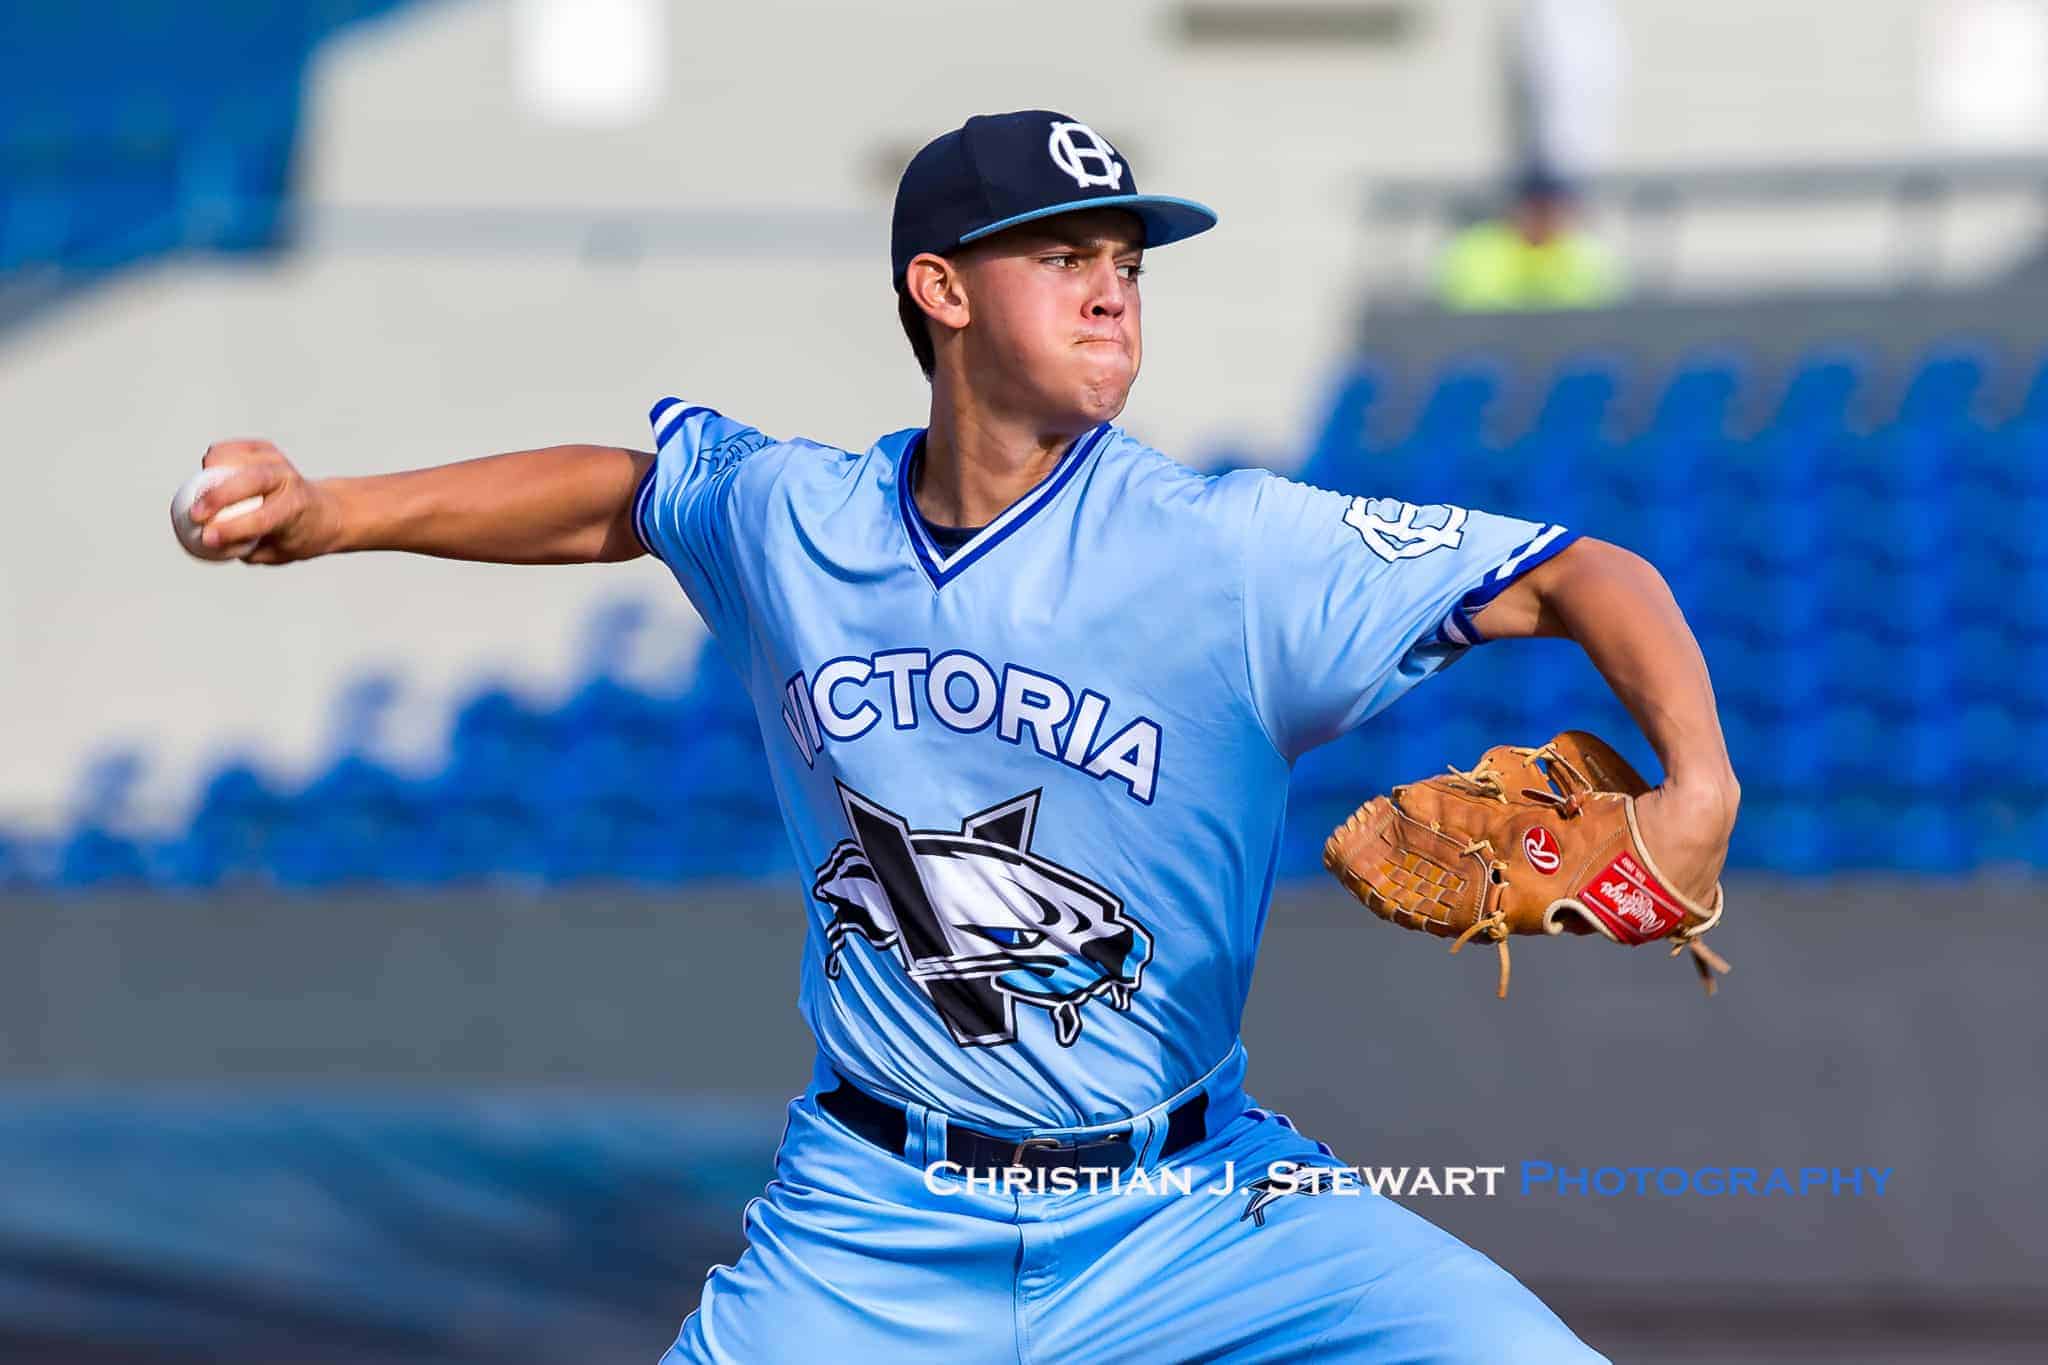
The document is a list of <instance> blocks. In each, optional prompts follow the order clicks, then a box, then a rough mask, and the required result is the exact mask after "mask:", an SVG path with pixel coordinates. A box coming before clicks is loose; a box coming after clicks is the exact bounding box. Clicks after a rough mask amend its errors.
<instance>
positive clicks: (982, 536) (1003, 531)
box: [896, 422, 1109, 590]
mask: <svg viewBox="0 0 2048 1365" xmlns="http://www.w3.org/2000/svg"><path fill="white" fill-rule="evenodd" d="M1108 433H1109V423H1107V422H1104V423H1102V424H1101V425H1100V426H1097V427H1095V428H1094V429H1092V430H1090V431H1085V432H1083V433H1082V434H1081V435H1079V436H1077V437H1075V438H1074V440H1073V441H1072V442H1070V443H1069V444H1068V446H1067V449H1066V452H1065V453H1064V454H1062V455H1061V456H1060V462H1059V463H1058V464H1056V465H1054V466H1053V470H1052V473H1050V474H1048V475H1046V476H1045V477H1044V478H1043V479H1040V480H1039V481H1038V486H1037V487H1036V488H1033V489H1032V490H1031V491H1030V492H1029V493H1026V494H1025V495H1024V496H1023V497H1021V498H1019V499H1017V501H1015V502H1013V503H1011V504H1010V505H1009V507H1008V508H1007V509H1005V510H1004V512H1003V514H1002V515H1001V516H999V517H997V518H996V519H995V520H994V521H992V522H990V523H989V524H988V525H986V526H984V527H982V528H981V529H980V530H979V531H976V532H975V533H974V534H973V535H972V536H970V537H968V539H967V543H966V544H964V545H962V546H960V548H959V549H957V550H954V551H952V552H951V553H947V552H946V551H944V550H942V549H940V547H939V545H938V542H936V541H934V540H933V539H932V536H931V532H930V531H928V530H926V529H925V522H924V517H923V516H922V515H921V514H920V513H919V512H918V510H917V504H916V501H915V500H914V499H913V498H912V497H911V492H910V485H911V483H912V482H913V480H914V476H915V474H916V469H917V458H918V456H919V455H921V454H923V453H924V438H925V433H924V432H922V431H920V432H918V433H917V435H915V436H913V437H911V438H910V440H909V441H908V442H906V443H905V444H904V447H903V456H902V459H901V460H900V461H899V462H898V464H897V466H896V504H897V510H898V512H899V513H901V516H902V521H903V531H904V534H906V535H908V536H909V537H910V548H911V549H912V551H914V552H915V553H916V555H917V562H918V566H919V567H920V568H922V569H923V570H924V573H925V577H926V578H929V579H930V580H931V584H932V587H933V589H934V590H936V589H939V588H943V587H945V586H946V585H947V584H948V583H950V582H952V581H953V580H954V579H956V578H958V577H959V576H960V575H961V574H963V573H965V572H966V571H967V569H968V568H969V567H970V566H971V565H973V564H974V563H975V562H976V561H977V560H979V559H980V558H981V557H982V556H983V555H985V554H987V553H988V552H989V551H990V550H993V549H995V547H996V546H998V545H1000V544H1002V543H1003V542H1004V541H1005V540H1008V539H1009V538H1010V537H1011V536H1012V535H1015V534H1016V533H1017V532H1018V531H1019V530H1021V529H1022V528H1023V526H1024V523H1025V522H1027V521H1029V520H1031V518H1033V517H1034V516H1037V515H1038V513H1039V512H1040V511H1041V510H1043V509H1044V508H1045V507H1046V506H1047V504H1049V503H1051V502H1052V500H1053V499H1054V498H1056V497H1058V496H1059V492H1060V490H1061V489H1062V488H1065V487H1066V486H1067V483H1068V482H1069V481H1070V480H1071V479H1072V478H1073V477H1074V472H1075V471H1076V470H1078V469H1079V468H1080V467H1081V466H1082V464H1083V463H1085V462H1086V460H1087V458H1088V456H1089V454H1090V453H1091V452H1092V451H1094V450H1095V449H1096V447H1098V446H1100V445H1101V444H1102V442H1103V440H1104V439H1105V438H1106V437H1107V436H1108Z"/></svg>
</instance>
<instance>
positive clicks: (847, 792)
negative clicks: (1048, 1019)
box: [811, 784, 1152, 1047]
mask: <svg viewBox="0 0 2048 1365" xmlns="http://www.w3.org/2000/svg"><path fill="white" fill-rule="evenodd" d="M1038 800H1039V793H1037V792H1035V791H1034V792H1028V793H1026V794H1025V795H1023V796H1019V797H1014V798H1012V799H1011V800H1008V801H1005V802H1003V803H1001V804H1000V805H996V806H991V807H990V808H989V809H987V810H984V811H979V812H977V813H975V814H973V815H970V816H968V817H967V818H966V819H964V820H962V821H961V822H960V829H959V832H957V833H955V832H954V831H952V830H937V829H912V828H910V825H909V823H908V822H907V821H905V820H904V819H903V817H902V816H900V815H897V814H896V813H895V812H894V811H890V810H886V809H884V808H883V807H882V806H880V805H878V804H876V803H875V802H873V801H870V800H869V799H868V798H867V797H865V796H862V795H861V794H860V793H859V792H856V791H854V790H853V789H852V788H850V787H847V786H845V785H843V784H842V785H841V786H840V788H839V801H840V804H841V805H842V806H843V807H844V808H845V810H846V822H847V825H848V826H849V827H850V828H851V830H852V831H853V837H852V838H850V839H842V840H840V842H839V843H838V844H836V845H834V847H833V849H832V852H831V855H830V856H829V857H827V858H826V859H825V862H824V865H823V866H821V867H819V868H818V869H817V872H816V875H815V877H814V879H813V881H812V885H811V894H812V895H814V896H816V897H817V898H818V901H819V903H820V904H821V905H824V906H825V907H827V908H829V909H830V910H831V911H832V921H831V923H830V924H829V925H827V926H826V930H825V937H826V939H827V947H826V957H825V971H826V973H827V974H828V975H830V976H832V977H835V978H836V977H837V976H838V975H839V972H840V970H841V969H840V963H839V958H840V954H841V953H842V952H844V951H845V950H846V945H847V942H848V940H850V939H853V938H861V939H865V940H866V941H867V943H868V946H869V947H871V948H874V949H877V950H886V951H891V952H893V953H894V955H895V957H896V960H897V961H898V963H900V964H901V965H902V967H903V969H904V971H905V972H906V973H907V974H908V975H909V977H910V979H911V980H912V981H913V982H914V983H916V985H917V986H918V988H919V989H920V990H922V991H923V992H924V994H925V995H926V996H927V997H928V998H929V999H930V1000H931V1002H932V1005H933V1006H934V1007H935V1008H936V1009H937V1010H938V1012H939V1017H940V1018H941V1019H943V1020H945V1023H946V1028H947V1030H948V1031H949V1032H950V1033H951V1034H952V1035H953V1041H954V1042H956V1043H958V1044H960V1045H961V1046H962V1047H989V1046H993V1045H995V1044H999V1043H1014V1042H1016V1041H1017V1006H1018V1005H1020V1004H1023V1005H1029V1006H1031V1007H1032V1008H1034V1009H1041V1010H1044V1011H1046V1012H1047V1013H1049V1014H1050V1015H1051V1016H1052V1019H1053V1025H1054V1036H1055V1038H1056V1039H1057V1041H1058V1042H1059V1045H1060V1046H1061V1047H1072V1046H1073V1045H1074V1042H1075V1040H1076V1039H1078V1038H1079V1037H1080V1036H1081V1022H1082V1020H1081V1009H1082V1007H1083V1006H1085V1005H1086V1004H1088V1002H1089V1001H1091V1000H1093V999H1095V998H1096V997H1097V996H1105V997H1107V998H1108V1000H1109V1004H1110V1007H1111V1008H1112V1009H1116V1010H1127V1009H1129V1008H1130V1007H1131V996H1132V995H1133V994H1135V993H1136V992H1137V990H1138V989H1139V987H1140V986H1141V985H1142V984H1143V977H1144V972H1145V964H1146V962H1148V961H1149V960H1150V959H1151V956H1152V935H1151V934H1150V933H1148V932H1147V931H1146V930H1145V928H1144V926H1143V925H1141V924H1139V923H1137V921H1135V920H1133V919H1132V918H1131V917H1130V916H1128V915H1127V914H1125V913H1124V908H1123V901H1122V900H1121V899H1120V898H1119V897H1118V896H1116V895H1115V894H1114V893H1112V892H1111V891H1109V890H1108V889H1107V888H1105V887H1102V886H1098V885H1096V884H1095V883H1094V882H1092V881H1089V880H1088V879H1087V878H1085V877H1082V876H1080V875H1079V874H1078V873H1075V872H1073V871H1071V870H1070V869H1068V868H1064V867H1061V866H1060V865H1059V864H1057V863H1055V862H1053V861H1051V860H1050V859H1048V858H1044V857H1041V856H1039V855H1038V854H1036V853H1033V852H1032V851H1031V840H1032V834H1033V832H1034V830H1035V828H1036V826H1037V823H1038Z"/></svg>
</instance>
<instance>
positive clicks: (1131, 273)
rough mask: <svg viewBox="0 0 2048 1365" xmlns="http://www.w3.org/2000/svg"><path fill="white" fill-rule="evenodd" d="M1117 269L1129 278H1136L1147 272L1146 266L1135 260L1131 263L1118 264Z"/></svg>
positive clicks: (1118, 272)
mask: <svg viewBox="0 0 2048 1365" xmlns="http://www.w3.org/2000/svg"><path fill="white" fill-rule="evenodd" d="M1116 271H1117V274H1119V275H1122V276H1123V277H1124V278H1125V279H1127V280H1135V279H1137V278H1138V276H1140V275H1142V274H1144V273H1145V267H1144V266H1142V265H1139V264H1138V263H1137V262H1136V261H1133V262H1131V263H1130V264H1129V265H1120V266H1118V267H1117V268H1116Z"/></svg>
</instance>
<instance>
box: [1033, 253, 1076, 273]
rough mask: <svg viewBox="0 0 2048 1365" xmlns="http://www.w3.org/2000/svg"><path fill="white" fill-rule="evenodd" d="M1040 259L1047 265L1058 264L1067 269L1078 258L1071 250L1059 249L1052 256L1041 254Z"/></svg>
mask: <svg viewBox="0 0 2048 1365" xmlns="http://www.w3.org/2000/svg"><path fill="white" fill-rule="evenodd" d="M1039 259H1040V260H1042V261H1044V262H1045V263H1046V264H1047V265H1056V266H1058V267H1060V268H1061V269H1062V270H1064V269H1066V267H1068V266H1070V265H1072V264H1073V263H1074V262H1075V260H1076V259H1077V258H1076V257H1075V255H1074V253H1073V252H1071V251H1059V252H1055V253H1053V254H1052V255H1050V256H1041V257H1039Z"/></svg>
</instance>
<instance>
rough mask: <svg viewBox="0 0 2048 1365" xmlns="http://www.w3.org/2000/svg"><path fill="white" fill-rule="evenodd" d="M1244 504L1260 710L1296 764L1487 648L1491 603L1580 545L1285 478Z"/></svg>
mask: <svg viewBox="0 0 2048 1365" xmlns="http://www.w3.org/2000/svg"><path fill="white" fill-rule="evenodd" d="M1240 496H1242V497H1243V498H1244V503H1245V505H1244V507H1243V508H1242V509H1241V510H1242V519H1243V521H1244V523H1245V524H1244V528H1243V529H1245V530H1246V531H1248V532H1249V534H1250V540H1249V543H1248V545H1247V548H1246V551H1245V556H1246V562H1245V596H1244V611H1245V641H1246V655H1247V665H1248V671H1249V673H1250V679H1251V691H1252V704H1253V706H1254V708H1255V709H1256V710H1257V712H1258V715H1259V719H1260V720H1261V722H1262V723H1263V724H1264V725H1265V727H1266V733H1267V734H1268V735H1269V736H1270V737H1271V738H1272V740H1273V742H1274V744H1275V745H1276V746H1278V747H1279V749H1280V750H1281V752H1282V753H1283V754H1285V755H1286V756H1287V757H1288V758H1290V759H1292V758H1294V757H1296V756H1298V755H1300V754H1301V753H1303V752H1305V751H1306V750H1308V749H1312V748H1314V747H1315V746H1316V745H1318V744H1321V743H1323V742H1325V741H1327V740H1330V739H1334V738H1336V737H1337V736H1338V735H1341V734H1343V733H1344V732H1346V731H1347V730H1350V729H1352V728H1353V727H1354V726H1356V725H1358V724H1360V723H1361V722H1363V721H1365V720H1366V719H1367V718H1368V717H1370V716H1372V715H1374V714H1376V713H1378V712H1379V711H1381V710H1383V709H1384V708H1385V707H1387V706H1388V705H1389V704H1391V703H1392V702H1393V701H1394V700H1395V698H1397V697H1399V696H1400V695H1401V694H1402V693H1404V692H1406V691H1407V690H1408V689H1409V688H1411V687H1413V686H1415V685H1416V684H1417V683H1419V682H1421V681H1422V680H1423V679H1424V678H1427V677H1428V676H1429V675H1430V674H1432V673H1434V672H1436V671H1437V670H1438V669H1440V668H1442V667H1443V666H1444V665H1446V664H1448V663H1450V662H1451V661H1452V660H1453V659H1455V658H1457V657H1458V656H1459V655H1460V654H1462V653H1463V652H1464V651H1465V650H1466V649H1468V648H1470V647H1471V646H1473V645H1476V644H1479V643H1480V642H1481V638H1480V633H1479V631H1478V629H1477V628H1476V627H1475V626H1474V625H1473V624H1472V617H1473V616H1474V615H1475V614H1476V613H1477V612H1478V611H1479V610H1480V608H1482V607H1484V606H1485V605H1486V604H1487V603H1488V602H1491V601H1492V600H1493V599H1494V598H1495V597H1497V596H1499V595H1500V594H1501V592H1502V591H1504V590H1505V589H1506V588H1507V586H1508V585H1509V584H1511V583H1513V582H1514V581H1515V580H1516V579H1517V578H1519V577H1521V576H1522V575H1523V574H1525V573H1527V572H1528V571H1529V570H1531V569H1533V568H1535V567H1536V566H1537V565H1538V564H1541V563H1543V562H1544V561H1545V560H1547V559H1549V558H1551V557H1552V556H1553V555H1555V554H1557V553H1558V552H1559V551H1560V550H1562V549H1564V548H1565V547H1566V546H1567V545H1569V544H1571V542H1572V541H1573V540H1575V539H1577V536H1576V533H1574V532H1571V531H1567V530H1566V529H1565V528H1564V527H1562V526H1546V525H1540V524H1538V523H1535V522H1529V521H1521V520H1518V519H1516V518H1513V517H1503V516H1496V515H1494V514H1492V513H1489V512H1477V511H1472V510H1470V509H1468V508H1463V507H1450V506H1444V505H1434V506H1418V505H1416V504H1414V503H1408V502H1402V501H1400V500H1398V499H1394V498H1354V497H1348V496H1346V495H1344V494H1341V493H1331V492H1327V491H1325V490H1323V489H1320V488H1311V487H1309V486H1307V485H1305V484H1300V483H1295V482H1293V481H1291V480H1289V479H1284V478H1280V477H1279V476H1277V475H1260V476H1256V482H1255V483H1253V484H1252V485H1251V486H1250V487H1249V488H1248V489H1246V490H1245V491H1244V492H1243V493H1242V494H1241V495H1240Z"/></svg>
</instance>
